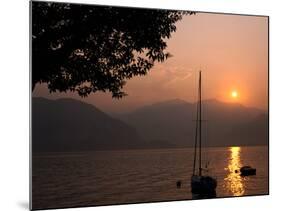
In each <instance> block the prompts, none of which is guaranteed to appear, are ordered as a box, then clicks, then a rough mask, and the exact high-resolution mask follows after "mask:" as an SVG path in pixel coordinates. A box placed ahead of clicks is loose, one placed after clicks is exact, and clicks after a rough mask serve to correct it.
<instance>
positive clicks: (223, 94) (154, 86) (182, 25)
mask: <svg viewBox="0 0 281 211" xmlns="http://www.w3.org/2000/svg"><path fill="white" fill-rule="evenodd" d="M267 24H268V19H267V18H266V17H255V16H239V15H222V14H208V13H197V14H196V15H193V16H185V17H184V18H183V19H182V20H181V21H180V22H178V23H177V31H176V32H175V33H173V34H172V37H171V38H170V39H169V40H168V41H167V44H168V47H167V51H168V52H170V53H171V54H172V55H173V57H171V58H169V59H168V60H166V61H165V62H164V63H160V64H159V63H156V65H155V66H154V67H153V68H152V69H151V70H150V72H149V73H148V74H147V75H146V76H142V77H135V78H133V79H131V80H129V81H128V82H127V84H126V86H125V88H124V90H125V92H126V93H127V94H128V96H127V97H124V98H122V99H121V100H117V99H112V98H111V94H105V93H94V94H91V95H90V96H89V97H87V98H80V97H79V96H78V95H77V94H73V93H67V94H65V93H63V94H61V93H52V94H49V93H48V90H47V89H46V86H44V85H40V86H39V85H37V86H36V89H35V91H34V92H33V96H43V97H48V98H59V97H72V98H76V99H80V100H83V101H86V102H89V103H92V104H94V105H95V106H97V107H99V108H100V109H101V110H104V111H107V112H126V111H131V110H133V109H135V108H137V107H141V106H143V105H147V104H152V103H155V102H159V101H164V100H169V99H175V98H179V99H183V100H186V101H188V102H194V101H195V100H196V97H197V96H196V94H197V80H198V71H199V69H201V70H202V77H203V82H202V83H203V99H210V98H216V99H217V100H220V101H225V102H237V103H241V104H243V105H245V106H251V107H258V108H262V109H267V99H268V88H267V87H268V26H267ZM234 90H235V91H236V92H237V93H238V96H237V98H235V99H234V98H232V97H231V92H232V91H234Z"/></svg>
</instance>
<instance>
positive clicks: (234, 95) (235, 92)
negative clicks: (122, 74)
mask: <svg viewBox="0 0 281 211" xmlns="http://www.w3.org/2000/svg"><path fill="white" fill-rule="evenodd" d="M231 97H232V98H237V97H238V93H237V91H235V90H234V91H232V92H231Z"/></svg>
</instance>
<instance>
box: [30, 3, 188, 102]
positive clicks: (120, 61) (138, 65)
mask: <svg viewBox="0 0 281 211" xmlns="http://www.w3.org/2000/svg"><path fill="white" fill-rule="evenodd" d="M188 14H193V12H181V11H167V10H150V9H136V8H118V7H104V6H91V5H79V4H64V3H48V2H32V89H34V87H35V85H36V84H37V83H47V85H48V89H49V90H50V92H56V91H60V92H63V91H64V92H66V91H73V92H78V94H79V95H80V96H82V97H85V96H87V95H89V94H90V93H92V92H96V91H104V92H106V91H109V92H111V93H112V96H113V97H116V98H119V97H122V96H124V95H125V93H124V92H122V88H123V86H124V84H125V82H126V79H130V78H132V77H133V76H137V75H145V74H146V73H147V72H148V71H149V70H150V69H151V67H152V66H153V64H154V62H156V61H158V62H163V61H164V60H165V59H167V58H168V57H169V56H170V54H169V53H167V52H165V48H166V47H167V44H166V42H165V40H167V39H168V38H170V36H171V33H172V32H174V31H176V26H175V23H176V22H177V21H178V20H180V19H181V18H182V16H183V15H188Z"/></svg>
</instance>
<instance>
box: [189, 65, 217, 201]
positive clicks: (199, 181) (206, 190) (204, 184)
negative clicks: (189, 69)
mask: <svg viewBox="0 0 281 211" xmlns="http://www.w3.org/2000/svg"><path fill="white" fill-rule="evenodd" d="M198 98H199V99H198V102H197V114H196V132H195V144H194V161H193V172H192V176H191V192H192V193H193V194H198V195H200V196H204V197H214V196H216V187H217V180H216V179H215V178H213V177H211V176H208V175H203V170H204V169H203V168H202V160H201V157H202V151H201V147H202V146H201V142H202V141H201V139H202V114H201V112H202V97H201V70H200V71H199V89H198ZM198 144H199V146H198ZM197 151H199V153H198V154H199V155H198V156H199V157H198V158H197ZM197 160H198V169H197V165H196V164H197Z"/></svg>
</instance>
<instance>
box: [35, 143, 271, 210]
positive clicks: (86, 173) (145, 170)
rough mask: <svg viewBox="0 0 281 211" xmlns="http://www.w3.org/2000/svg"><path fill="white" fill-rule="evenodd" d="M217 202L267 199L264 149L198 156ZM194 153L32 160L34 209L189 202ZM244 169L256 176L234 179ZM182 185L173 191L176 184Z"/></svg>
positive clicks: (176, 151) (217, 151) (75, 155)
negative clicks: (239, 198)
mask: <svg viewBox="0 0 281 211" xmlns="http://www.w3.org/2000/svg"><path fill="white" fill-rule="evenodd" d="M203 155H204V156H203V157H204V158H203V163H205V160H209V161H210V164H209V169H210V170H209V174H211V175H213V176H215V177H216V178H217V181H218V186H217V197H228V196H243V195H256V194H259V195H260V194H268V148H267V147H228V148H227V147H218V148H206V149H204V150H203ZM192 163H193V149H191V148H185V149H159V150H124V151H93V152H81V153H49V154H41V155H34V156H33V164H32V165H33V167H32V168H33V172H32V194H33V196H32V205H33V206H32V207H33V209H43V208H60V207H77V206H94V205H105V204H120V203H136V202H153V201H169V200H183V199H192V194H191V190H190V176H191V173H192ZM243 165H251V166H253V167H255V168H256V169H257V175H256V176H250V177H241V176H240V175H239V173H235V170H236V169H239V168H240V167H241V166H243ZM178 180H181V181H182V187H181V188H180V189H178V188H177V187H176V182H177V181H178Z"/></svg>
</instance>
